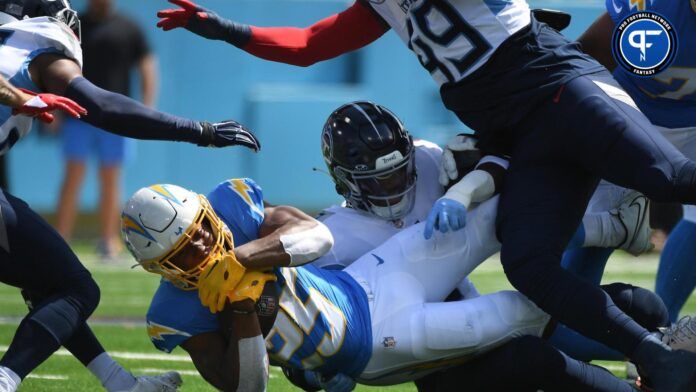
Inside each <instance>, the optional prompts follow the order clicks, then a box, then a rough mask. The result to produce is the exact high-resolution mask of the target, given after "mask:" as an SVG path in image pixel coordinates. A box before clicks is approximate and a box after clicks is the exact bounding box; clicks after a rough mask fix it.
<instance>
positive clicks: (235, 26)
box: [157, 0, 251, 48]
mask: <svg viewBox="0 0 696 392" xmlns="http://www.w3.org/2000/svg"><path fill="white" fill-rule="evenodd" d="M169 2H170V3H172V4H175V5H178V6H179V7H181V8H177V9H168V10H162V11H159V12H158V13H157V17H158V18H161V19H160V21H159V22H157V27H160V28H162V30H164V31H169V30H172V29H176V28H179V27H183V28H185V29H186V30H188V31H190V32H192V33H194V34H198V35H200V36H201V37H203V38H208V39H214V40H220V41H226V42H229V43H231V44H232V45H235V46H237V47H240V48H241V47H243V46H244V45H246V43H247V42H249V39H251V28H250V27H249V26H248V25H245V24H241V23H236V22H233V21H231V20H227V19H225V18H222V17H220V16H219V15H218V14H216V13H215V12H213V11H210V10H207V9H205V8H203V7H201V6H199V5H197V4H194V3H192V2H190V1H188V0H169Z"/></svg>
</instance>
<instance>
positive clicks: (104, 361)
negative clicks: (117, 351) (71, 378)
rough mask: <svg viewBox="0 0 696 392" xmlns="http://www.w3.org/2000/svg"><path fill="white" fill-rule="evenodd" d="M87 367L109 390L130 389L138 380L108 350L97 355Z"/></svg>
mask: <svg viewBox="0 0 696 392" xmlns="http://www.w3.org/2000/svg"><path fill="white" fill-rule="evenodd" d="M87 369H89V371H90V372H92V374H94V376H95V377H97V378H98V379H99V381H101V383H102V385H103V386H104V388H106V390H107V391H124V390H128V389H131V388H133V386H134V385H135V382H136V380H135V377H134V376H133V375H132V374H131V373H130V372H127V371H126V370H125V369H124V368H123V367H122V366H121V365H119V364H118V362H116V361H114V360H113V358H111V356H110V355H109V354H108V353H106V352H103V353H101V354H99V355H97V357H96V358H94V359H93V360H92V362H90V363H89V365H87Z"/></svg>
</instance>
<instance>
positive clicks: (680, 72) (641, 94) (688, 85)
mask: <svg viewBox="0 0 696 392" xmlns="http://www.w3.org/2000/svg"><path fill="white" fill-rule="evenodd" d="M606 7H607V11H608V12H609V15H610V16H611V18H612V19H613V20H614V23H617V24H618V23H619V22H620V21H621V20H623V19H624V18H625V17H626V16H628V15H629V14H631V13H634V12H638V11H651V12H655V13H657V14H660V15H662V16H663V17H665V18H666V19H667V20H668V21H669V22H670V23H671V24H672V26H673V27H674V29H675V30H676V33H677V37H678V40H679V45H678V48H677V55H676V57H675V59H674V62H673V63H672V65H671V66H670V67H669V68H668V69H666V70H665V71H664V72H662V73H660V74H659V75H655V76H654V77H650V78H644V77H637V76H635V75H632V74H631V73H629V72H628V71H626V70H624V69H623V68H621V67H617V69H616V71H615V72H614V77H615V78H616V80H618V81H619V83H621V86H623V88H624V89H626V91H627V92H628V93H629V94H630V95H631V97H632V98H633V99H634V100H635V101H636V104H637V105H638V107H639V108H640V110H641V111H642V112H643V113H645V115H646V116H647V117H648V118H649V119H650V121H652V123H653V124H655V125H659V126H662V127H666V128H686V127H695V126H696V1H693V0H606Z"/></svg>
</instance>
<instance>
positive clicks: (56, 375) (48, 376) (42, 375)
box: [27, 374, 68, 381]
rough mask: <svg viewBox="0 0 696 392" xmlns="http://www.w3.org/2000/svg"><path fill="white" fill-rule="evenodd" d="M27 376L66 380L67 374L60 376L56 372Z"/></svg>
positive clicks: (29, 376)
mask: <svg viewBox="0 0 696 392" xmlns="http://www.w3.org/2000/svg"><path fill="white" fill-rule="evenodd" d="M27 378H38V379H40V380H61V381H63V380H67V379H68V376H61V375H58V374H30V375H28V376H27Z"/></svg>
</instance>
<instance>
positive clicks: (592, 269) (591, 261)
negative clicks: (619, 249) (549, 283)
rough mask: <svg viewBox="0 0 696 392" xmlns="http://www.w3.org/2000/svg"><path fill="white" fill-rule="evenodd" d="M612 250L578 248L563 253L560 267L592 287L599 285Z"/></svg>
mask: <svg viewBox="0 0 696 392" xmlns="http://www.w3.org/2000/svg"><path fill="white" fill-rule="evenodd" d="M613 252H614V249H612V248H579V249H569V250H566V251H565V252H563V259H562V260H561V266H562V267H563V268H565V269H567V270H568V271H570V272H572V273H573V274H575V275H577V276H578V277H580V278H582V279H584V280H586V281H587V282H589V283H592V284H594V285H599V283H600V282H601V281H602V275H604V267H606V265H607V261H609V256H611V254H612V253H613Z"/></svg>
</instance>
